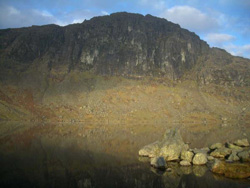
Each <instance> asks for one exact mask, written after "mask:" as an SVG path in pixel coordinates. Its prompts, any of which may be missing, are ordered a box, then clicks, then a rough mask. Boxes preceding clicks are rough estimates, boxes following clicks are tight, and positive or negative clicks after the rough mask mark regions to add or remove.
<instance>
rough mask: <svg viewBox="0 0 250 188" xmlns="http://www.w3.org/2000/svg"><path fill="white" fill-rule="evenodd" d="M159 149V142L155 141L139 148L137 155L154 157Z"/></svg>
mask: <svg viewBox="0 0 250 188" xmlns="http://www.w3.org/2000/svg"><path fill="white" fill-rule="evenodd" d="M159 150H160V142H159V141H156V142H154V143H152V144H149V145H146V146H144V147H143V148H142V149H140V150H139V155H140V156H145V157H156V156H157V155H158V153H159Z"/></svg>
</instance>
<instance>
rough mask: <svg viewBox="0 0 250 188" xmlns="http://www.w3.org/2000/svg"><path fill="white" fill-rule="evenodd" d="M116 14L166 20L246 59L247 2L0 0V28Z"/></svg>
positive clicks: (249, 45) (249, 43)
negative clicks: (149, 16) (136, 14)
mask: <svg viewBox="0 0 250 188" xmlns="http://www.w3.org/2000/svg"><path fill="white" fill-rule="evenodd" d="M120 11H127V12H133V13H140V14H143V15H146V14H151V15H153V16H157V17H162V18H166V19H167V20H169V21H172V22H174V23H178V24H179V25H180V26H181V27H183V28H186V29H188V30H190V31H192V32H195V33H196V34H198V35H199V36H200V37H201V38H202V39H203V40H205V41H207V42H208V44H209V45H210V46H211V47H212V46H216V47H220V48H223V49H226V50H227V51H228V52H230V53H231V54H233V55H238V56H243V57H247V58H250V0H206V1H202V0H137V1H134V0H71V1H67V0H0V28H1V29H4V28H16V27H26V26H31V25H44V24H50V23H55V24H58V25H61V26H64V25H68V24H72V23H81V22H82V21H84V19H90V18H92V17H94V16H101V15H107V14H110V13H113V12H120Z"/></svg>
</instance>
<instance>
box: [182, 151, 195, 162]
mask: <svg viewBox="0 0 250 188" xmlns="http://www.w3.org/2000/svg"><path fill="white" fill-rule="evenodd" d="M193 156H194V153H193V152H191V151H182V152H181V160H184V161H188V162H192V159H193Z"/></svg>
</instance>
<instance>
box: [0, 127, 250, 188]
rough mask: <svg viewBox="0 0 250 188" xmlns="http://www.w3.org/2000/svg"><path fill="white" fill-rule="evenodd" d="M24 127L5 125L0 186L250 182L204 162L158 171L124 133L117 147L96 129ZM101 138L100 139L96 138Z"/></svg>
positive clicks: (193, 187)
mask: <svg viewBox="0 0 250 188" xmlns="http://www.w3.org/2000/svg"><path fill="white" fill-rule="evenodd" d="M18 127H19V126H14V128H15V129H9V128H5V129H3V128H2V129H1V131H2V133H1V137H0V187H79V188H94V187H95V188H99V187H100V188H106V187H107V188H112V187H118V188H123V187H124V188H125V187H128V188H133V187H137V188H147V187H159V188H161V187H169V188H177V187H179V188H189V187H190V188H197V187H198V188H199V187H200V188H206V187H207V188H217V187H218V188H222V187H225V188H230V187H232V188H237V187H238V188H240V187H242V188H243V187H244V188H245V187H250V182H249V180H231V179H225V178H222V177H220V176H216V175H214V174H212V173H211V172H210V171H209V170H208V169H207V168H206V167H204V166H200V167H198V166H194V167H179V166H178V165H177V164H176V163H170V164H169V167H170V168H171V169H172V171H171V172H165V171H156V170H155V169H153V168H151V167H150V165H149V163H148V162H147V159H146V158H138V157H137V153H136V152H134V150H132V152H131V151H129V149H127V148H126V147H125V148H126V149H122V148H123V145H125V143H127V141H126V140H125V138H121V136H120V137H119V139H121V141H119V143H118V142H115V141H116V140H117V139H118V138H117V139H116V140H115V139H114V138H116V136H115V137H112V139H114V140H113V142H112V143H114V144H115V145H118V147H117V152H115V151H114V150H112V148H113V147H115V146H113V145H114V144H113V145H112V144H110V142H108V143H106V142H105V141H103V140H102V139H101V138H100V137H101V136H100V135H99V134H97V133H96V134H95V131H94V133H91V134H90V135H89V136H85V137H82V136H81V137H77V136H76V134H75V133H71V134H64V133H65V130H66V129H63V130H62V132H63V134H57V131H58V130H60V129H58V127H57V126H54V127H53V126H49V127H44V126H41V127H35V128H34V127H33V126H31V127H29V126H26V127H25V128H23V127H22V128H20V127H19V128H18ZM21 129H22V130H21ZM67 129H68V128H67ZM55 130H56V131H55ZM71 130H73V127H71ZM98 130H99V129H98ZM59 132H60V131H59ZM78 132H79V131H78ZM101 132H102V135H103V136H104V135H105V134H104V133H103V131H101ZM104 137H105V139H106V140H109V139H110V137H108V136H104ZM105 139H104V140H105ZM119 139H118V140H119ZM96 140H100V142H95V143H94V141H96ZM131 147H132V146H131ZM134 147H136V146H134ZM109 149H110V150H109ZM110 151H111V152H110ZM126 152H128V153H129V152H131V154H130V156H131V157H125V156H127V155H126Z"/></svg>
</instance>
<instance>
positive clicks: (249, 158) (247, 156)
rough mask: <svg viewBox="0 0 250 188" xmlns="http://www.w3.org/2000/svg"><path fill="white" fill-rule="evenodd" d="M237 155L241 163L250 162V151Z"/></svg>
mask: <svg viewBox="0 0 250 188" xmlns="http://www.w3.org/2000/svg"><path fill="white" fill-rule="evenodd" d="M237 155H238V156H239V158H240V160H241V161H243V162H250V150H248V151H242V152H239V153H238V154H237Z"/></svg>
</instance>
